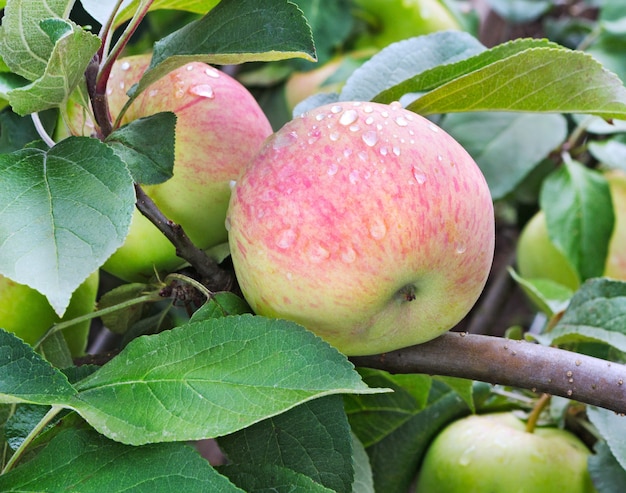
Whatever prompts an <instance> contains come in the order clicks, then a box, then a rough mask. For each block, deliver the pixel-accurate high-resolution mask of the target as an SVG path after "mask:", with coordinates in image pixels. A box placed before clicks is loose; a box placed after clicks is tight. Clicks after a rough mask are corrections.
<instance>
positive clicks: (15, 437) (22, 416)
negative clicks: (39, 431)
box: [4, 404, 50, 450]
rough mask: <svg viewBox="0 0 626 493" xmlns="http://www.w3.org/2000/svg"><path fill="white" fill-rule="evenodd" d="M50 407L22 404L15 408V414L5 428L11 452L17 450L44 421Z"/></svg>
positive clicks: (8, 420)
mask: <svg viewBox="0 0 626 493" xmlns="http://www.w3.org/2000/svg"><path fill="white" fill-rule="evenodd" d="M49 410H50V406H40V405H37V404H20V405H19V406H15V412H14V413H13V414H12V415H11V416H10V417H9V419H7V421H6V424H5V426H4V435H5V439H6V442H7V444H8V445H9V447H11V450H16V449H17V448H18V447H19V446H20V445H21V444H22V443H23V442H24V439H25V438H26V437H27V436H28V434H29V433H30V432H31V431H32V430H33V429H34V428H35V427H36V426H37V425H38V424H39V423H40V422H41V420H43V419H44V417H45V416H46V414H47V413H48V411H49Z"/></svg>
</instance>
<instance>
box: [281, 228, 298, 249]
mask: <svg viewBox="0 0 626 493" xmlns="http://www.w3.org/2000/svg"><path fill="white" fill-rule="evenodd" d="M295 241H296V232H295V231H294V230H293V229H291V228H287V229H284V230H282V231H281V232H280V233H278V236H277V237H276V246H277V247H278V248H282V249H283V250H285V249H287V248H289V247H290V246H291V245H293V244H294V243H295Z"/></svg>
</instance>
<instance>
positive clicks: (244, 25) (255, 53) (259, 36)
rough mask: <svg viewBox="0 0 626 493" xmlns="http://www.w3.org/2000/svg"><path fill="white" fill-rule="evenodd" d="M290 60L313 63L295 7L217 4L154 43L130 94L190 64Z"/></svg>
mask: <svg viewBox="0 0 626 493" xmlns="http://www.w3.org/2000/svg"><path fill="white" fill-rule="evenodd" d="M293 57H299V58H304V59H307V60H311V61H314V60H315V47H314V46H313V39H312V37H311V29H310V27H309V26H308V24H307V22H306V19H305V18H304V16H303V15H302V11H301V10H300V9H298V7H297V6H296V5H294V4H292V3H290V2H287V1H286V0H222V1H221V2H220V3H219V4H218V5H217V6H216V7H215V8H214V9H213V10H211V11H210V12H209V13H208V14H207V15H206V16H204V17H203V18H202V19H200V20H197V21H193V22H190V23H189V24H187V25H186V26H185V27H183V28H181V29H179V30H178V31H176V32H174V33H172V34H170V35H169V36H167V37H165V38H163V39H161V40H160V41H158V42H156V43H155V45H154V51H153V54H152V60H151V62H150V67H149V68H148V70H147V71H146V72H145V73H144V75H143V77H142V79H141V81H140V82H139V84H138V85H137V86H135V87H136V89H135V91H134V93H133V95H132V96H133V97H137V96H138V95H139V94H140V93H141V92H142V91H143V90H145V89H146V87H148V86H149V85H150V84H152V83H153V82H154V81H156V80H158V79H159V78H161V77H163V76H164V75H165V74H167V73H169V72H171V71H172V70H174V69H176V68H178V67H180V66H182V65H184V64H185V63H188V62H189V61H191V60H194V61H202V62H206V63H212V64H219V65H224V64H238V63H243V62H251V61H275V60H284V59H286V58H293Z"/></svg>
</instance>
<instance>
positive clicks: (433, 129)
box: [428, 123, 439, 132]
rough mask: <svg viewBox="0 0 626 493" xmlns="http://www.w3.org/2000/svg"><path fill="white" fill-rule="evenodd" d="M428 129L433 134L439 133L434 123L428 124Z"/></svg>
mask: <svg viewBox="0 0 626 493" xmlns="http://www.w3.org/2000/svg"><path fill="white" fill-rule="evenodd" d="M428 128H430V129H431V130H432V131H433V132H439V127H438V126H437V125H435V124H434V123H429V124H428Z"/></svg>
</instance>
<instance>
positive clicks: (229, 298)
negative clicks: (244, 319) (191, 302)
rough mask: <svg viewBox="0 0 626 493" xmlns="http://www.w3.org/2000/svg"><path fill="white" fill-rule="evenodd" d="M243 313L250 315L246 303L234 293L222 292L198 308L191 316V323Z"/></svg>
mask: <svg viewBox="0 0 626 493" xmlns="http://www.w3.org/2000/svg"><path fill="white" fill-rule="evenodd" d="M244 313H252V310H251V309H250V306H249V305H248V303H246V301H245V300H244V299H243V298H240V297H239V296H237V295H236V294H234V293H231V292H229V291H222V292H219V293H215V294H214V295H213V296H212V297H211V299H210V300H209V301H207V302H206V303H205V304H204V305H202V306H201V307H200V308H198V309H197V310H196V311H195V312H194V313H193V315H192V316H191V322H201V321H202V320H208V319H211V318H220V317H227V316H229V315H243V314H244Z"/></svg>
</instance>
